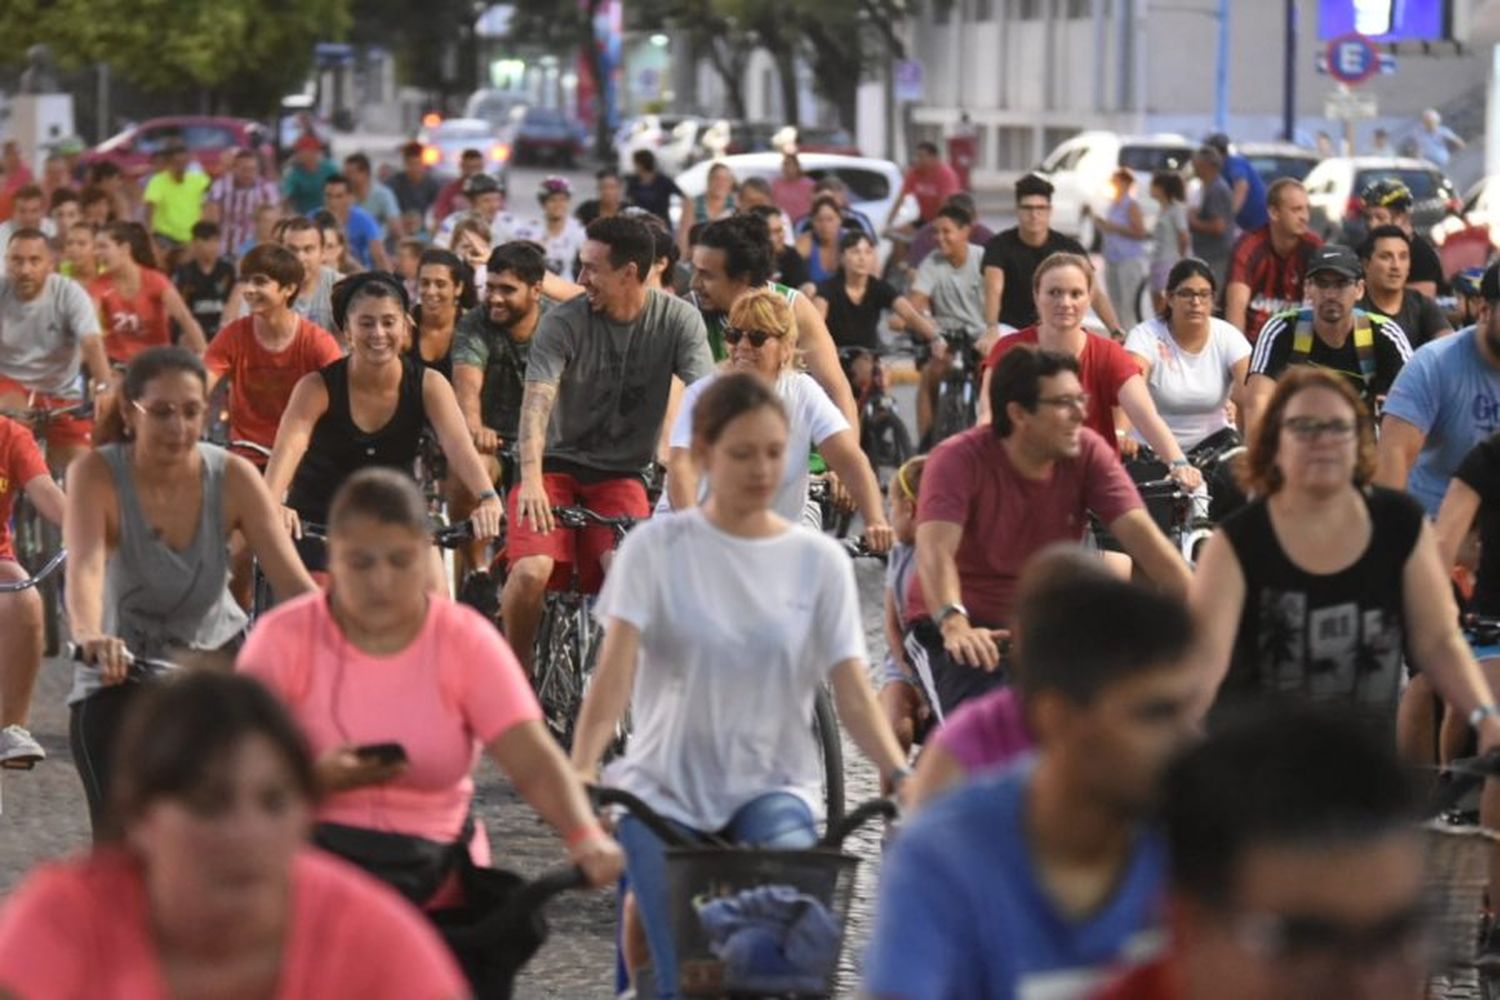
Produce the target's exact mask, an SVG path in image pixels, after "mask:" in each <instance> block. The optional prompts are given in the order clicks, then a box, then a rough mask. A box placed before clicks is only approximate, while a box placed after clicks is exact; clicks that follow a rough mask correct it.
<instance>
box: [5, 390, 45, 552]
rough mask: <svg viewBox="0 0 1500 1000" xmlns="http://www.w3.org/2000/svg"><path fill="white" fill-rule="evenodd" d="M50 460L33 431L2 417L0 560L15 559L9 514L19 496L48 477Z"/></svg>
mask: <svg viewBox="0 0 1500 1000" xmlns="http://www.w3.org/2000/svg"><path fill="white" fill-rule="evenodd" d="M48 474H49V473H48V470H47V460H46V459H44V458H42V450H41V449H40V448H38V447H37V446H36V438H34V437H32V436H31V431H29V430H27V429H26V428H25V427H23V426H22V425H21V424H18V423H16V422H15V421H14V420H12V419H10V418H9V417H0V559H15V557H16V551H15V548H14V547H13V546H12V544H11V537H10V514H11V509H12V508H13V507H15V505H16V495H17V494H19V493H20V492H21V491H22V490H24V489H25V488H26V484H27V483H29V482H31V481H32V480H33V479H35V478H36V477H37V476H45V475H48Z"/></svg>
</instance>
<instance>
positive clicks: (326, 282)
mask: <svg viewBox="0 0 1500 1000" xmlns="http://www.w3.org/2000/svg"><path fill="white" fill-rule="evenodd" d="M338 280H339V273H338V272H337V271H335V270H334V269H333V268H331V267H320V268H319V269H318V281H317V284H315V285H313V290H312V294H310V295H307V296H305V297H302V296H299V297H298V298H297V299H296V301H294V302H293V303H292V312H294V313H297V314H298V315H299V316H306V317H307V318H308V319H310V320H312V321H313V322H314V323H316V324H318V325H319V326H321V327H322V328H323V329H325V330H327V331H328V332H330V333H332V332H333V286H334V285H336V284H338Z"/></svg>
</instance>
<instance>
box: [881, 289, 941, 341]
mask: <svg viewBox="0 0 1500 1000" xmlns="http://www.w3.org/2000/svg"><path fill="white" fill-rule="evenodd" d="M891 311H892V312H894V313H895V314H896V315H897V316H900V317H901V318H902V320H904V321H905V322H906V328H907V329H908V330H914V331H916V332H917V334H919V335H920V336H921V337H922V339H923V340H926V341H928V342H929V343H931V342H932V341H934V340H936V339H937V335H938V328H937V324H936V323H934V322H933V321H932V317H930V316H927V315H925V314H923V313H921V312H919V311H918V310H917V307H916V304H915V303H914V302H912V301H911V299H908V298H907V297H906V296H905V295H898V296H896V301H895V302H893V303H891Z"/></svg>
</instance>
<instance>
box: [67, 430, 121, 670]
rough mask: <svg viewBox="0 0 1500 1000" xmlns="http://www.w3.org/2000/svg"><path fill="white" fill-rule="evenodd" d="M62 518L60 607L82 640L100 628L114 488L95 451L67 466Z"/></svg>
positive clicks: (75, 638)
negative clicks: (64, 557)
mask: <svg viewBox="0 0 1500 1000" xmlns="http://www.w3.org/2000/svg"><path fill="white" fill-rule="evenodd" d="M67 482H68V491H67V495H66V499H65V508H64V515H63V546H64V547H65V548H66V549H67V550H68V572H67V575H66V576H65V577H64V583H63V590H64V594H63V597H64V603H65V604H66V605H67V610H68V624H69V626H70V628H71V631H72V633H73V637H74V640H75V641H77V642H80V643H82V642H85V641H86V640H87V639H88V638H90V637H94V636H98V635H99V634H100V632H101V630H102V629H103V628H104V564H105V560H106V558H107V556H108V554H109V552H108V549H109V546H108V536H109V516H108V513H107V511H108V510H110V509H111V508H113V507H114V505H115V497H114V486H113V484H112V483H111V481H110V474H109V469H108V467H107V466H106V465H105V463H104V459H103V458H101V457H100V456H99V455H98V453H96V452H86V453H85V454H84V455H82V456H81V457H79V458H78V459H76V460H75V461H74V462H73V464H72V465H71V466H69V467H68V478H67Z"/></svg>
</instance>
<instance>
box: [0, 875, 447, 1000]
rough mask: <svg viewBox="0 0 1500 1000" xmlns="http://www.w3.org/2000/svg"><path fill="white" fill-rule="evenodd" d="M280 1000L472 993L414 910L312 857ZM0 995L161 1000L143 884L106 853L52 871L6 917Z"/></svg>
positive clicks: (25, 890)
mask: <svg viewBox="0 0 1500 1000" xmlns="http://www.w3.org/2000/svg"><path fill="white" fill-rule="evenodd" d="M291 882H292V893H291V919H290V926H289V927H288V929H287V937H286V941H285V945H284V948H283V951H282V956H281V978H280V982H279V983H278V985H277V988H276V992H275V994H274V996H275V998H276V1000H325V998H328V997H361V998H366V1000H387V998H388V1000H452V998H453V997H459V996H468V994H469V987H468V984H467V982H465V980H464V978H463V975H462V974H461V973H460V972H459V971H458V968H457V966H456V965H455V963H454V961H453V958H452V956H451V954H450V953H449V951H448V949H447V947H446V946H445V945H444V944H443V942H442V941H441V939H439V938H438V936H437V931H436V930H435V929H434V928H433V926H432V925H431V924H430V923H428V922H427V920H426V919H425V918H423V917H422V916H421V915H420V914H418V913H417V911H416V910H415V909H413V908H412V907H411V906H409V905H408V904H407V903H406V901H405V900H403V899H401V898H400V897H399V896H397V895H396V893H395V892H394V891H392V890H390V889H387V888H386V887H385V886H383V885H381V884H379V883H378V882H376V881H375V880H374V879H373V878H371V877H370V876H368V875H366V874H364V873H363V872H361V871H358V870H357V869H355V868H354V867H353V866H351V865H349V864H347V863H345V862H343V861H340V860H338V859H337V858H333V857H330V856H328V855H326V854H323V853H321V852H319V851H315V850H313V849H312V848H304V849H302V850H301V851H300V852H299V853H298V854H297V856H296V858H295V859H293V861H292V872H291ZM0 992H9V993H11V994H14V995H15V996H17V997H19V998H22V1000H30V998H33V997H35V998H38V1000H41V998H46V1000H159V998H161V1000H164V998H166V997H167V996H168V992H167V982H166V977H165V976H164V974H163V971H162V967H161V956H160V955H159V954H158V951H157V945H156V942H155V941H154V940H153V938H152V931H151V914H150V908H149V904H148V901H147V898H146V887H145V880H144V877H143V875H142V872H141V869H140V866H139V864H138V863H137V862H136V861H135V859H134V858H133V857H131V856H130V855H129V854H126V853H125V852H123V851H120V850H117V849H107V848H106V849H103V850H100V851H97V852H95V853H94V854H92V855H88V856H85V857H82V858H77V859H74V860H70V861H62V862H52V863H49V864H47V865H45V866H43V867H41V868H39V869H37V870H36V871H35V872H33V873H32V874H31V875H30V876H28V877H27V879H26V881H25V882H23V883H22V884H21V886H20V888H18V889H17V890H16V891H15V893H14V894H13V895H12V896H11V897H10V898H9V899H8V900H7V901H6V903H5V907H4V909H3V910H0Z"/></svg>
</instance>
